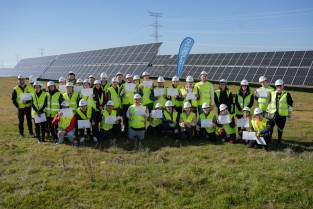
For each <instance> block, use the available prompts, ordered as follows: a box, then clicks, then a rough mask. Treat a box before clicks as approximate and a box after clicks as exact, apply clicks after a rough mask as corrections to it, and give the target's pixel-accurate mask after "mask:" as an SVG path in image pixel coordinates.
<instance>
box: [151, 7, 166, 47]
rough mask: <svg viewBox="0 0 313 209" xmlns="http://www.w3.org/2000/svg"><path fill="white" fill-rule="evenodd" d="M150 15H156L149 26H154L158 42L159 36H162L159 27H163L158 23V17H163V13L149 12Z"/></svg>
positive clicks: (155, 38) (155, 40) (155, 39)
mask: <svg viewBox="0 0 313 209" xmlns="http://www.w3.org/2000/svg"><path fill="white" fill-rule="evenodd" d="M149 13H150V16H153V17H154V23H153V24H151V25H149V26H153V27H154V34H153V36H154V42H158V38H159V37H161V35H159V33H158V28H159V27H163V26H162V25H159V24H158V17H162V14H163V13H156V12H149Z"/></svg>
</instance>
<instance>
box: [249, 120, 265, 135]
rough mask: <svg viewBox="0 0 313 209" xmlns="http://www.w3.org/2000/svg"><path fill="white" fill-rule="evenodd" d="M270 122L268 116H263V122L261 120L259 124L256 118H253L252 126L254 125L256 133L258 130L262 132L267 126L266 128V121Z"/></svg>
mask: <svg viewBox="0 0 313 209" xmlns="http://www.w3.org/2000/svg"><path fill="white" fill-rule="evenodd" d="M267 122H268V120H267V119H266V118H264V117H263V119H262V122H261V125H260V126H258V122H257V120H256V119H254V120H252V121H251V123H252V126H253V129H254V131H255V132H256V133H258V132H261V131H263V130H264V129H265V128H266V123H267Z"/></svg>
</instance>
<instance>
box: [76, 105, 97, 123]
mask: <svg viewBox="0 0 313 209" xmlns="http://www.w3.org/2000/svg"><path fill="white" fill-rule="evenodd" d="M92 108H93V107H92V106H90V105H87V111H86V115H85V114H84V113H83V112H82V111H81V110H80V108H77V109H76V113H77V114H78V115H79V116H80V117H81V118H82V119H83V120H86V119H91V115H92Z"/></svg>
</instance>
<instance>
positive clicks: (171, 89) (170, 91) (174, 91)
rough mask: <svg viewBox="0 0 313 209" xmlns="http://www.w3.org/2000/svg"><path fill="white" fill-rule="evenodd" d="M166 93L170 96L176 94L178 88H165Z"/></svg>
mask: <svg viewBox="0 0 313 209" xmlns="http://www.w3.org/2000/svg"><path fill="white" fill-rule="evenodd" d="M167 95H170V96H177V95H178V89H177V88H175V89H174V88H167Z"/></svg>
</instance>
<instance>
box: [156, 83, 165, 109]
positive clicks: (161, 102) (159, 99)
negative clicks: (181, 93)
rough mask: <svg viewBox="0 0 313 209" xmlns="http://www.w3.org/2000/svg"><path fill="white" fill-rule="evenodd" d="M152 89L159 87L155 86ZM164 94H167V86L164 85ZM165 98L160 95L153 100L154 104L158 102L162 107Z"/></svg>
mask: <svg viewBox="0 0 313 209" xmlns="http://www.w3.org/2000/svg"><path fill="white" fill-rule="evenodd" d="M154 89H159V87H155V88H154ZM164 94H165V95H166V94H167V88H166V87H164ZM166 101H167V99H166V98H165V97H163V96H160V98H158V99H157V100H155V101H154V106H155V105H156V104H157V103H160V104H161V105H162V107H163V108H165V103H166Z"/></svg>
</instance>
